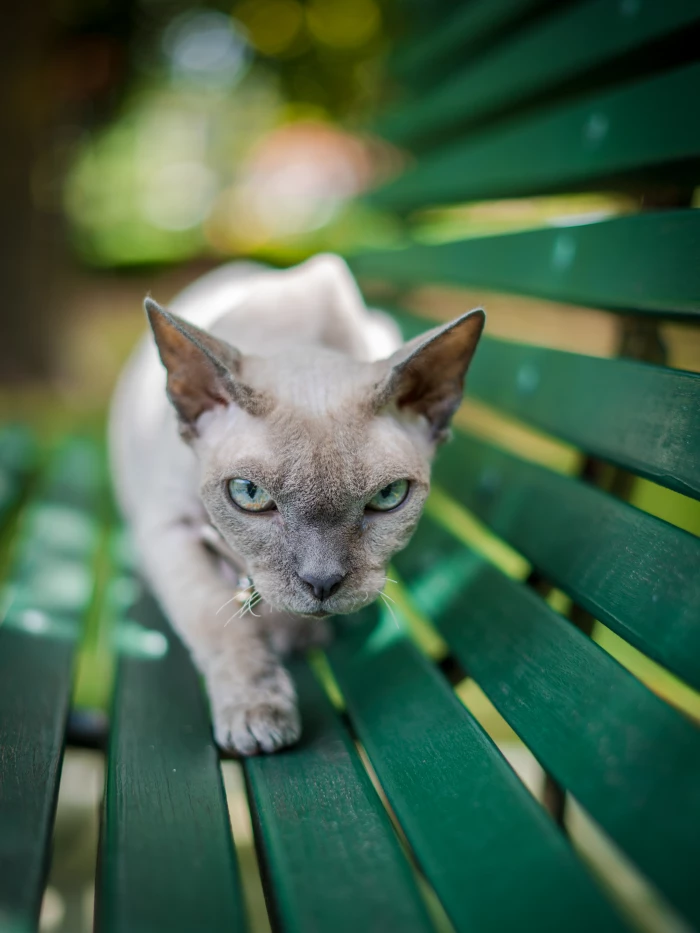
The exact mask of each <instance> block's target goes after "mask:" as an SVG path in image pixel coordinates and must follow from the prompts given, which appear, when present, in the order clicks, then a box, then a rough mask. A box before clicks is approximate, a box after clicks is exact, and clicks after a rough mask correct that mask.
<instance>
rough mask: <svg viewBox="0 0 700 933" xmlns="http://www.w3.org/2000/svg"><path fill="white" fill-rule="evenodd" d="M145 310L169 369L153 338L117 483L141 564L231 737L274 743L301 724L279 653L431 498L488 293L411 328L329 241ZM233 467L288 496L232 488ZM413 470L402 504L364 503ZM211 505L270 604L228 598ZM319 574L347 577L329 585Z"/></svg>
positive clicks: (123, 405) (129, 415)
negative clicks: (317, 249)
mask: <svg viewBox="0 0 700 933" xmlns="http://www.w3.org/2000/svg"><path fill="white" fill-rule="evenodd" d="M147 310H148V314H149V319H150V322H151V326H152V328H153V331H154V334H155V337H156V343H157V345H158V350H159V351H160V356H161V360H162V362H163V364H164V365H165V369H164V368H163V366H161V363H160V362H159V360H158V355H157V352H156V347H155V345H154V342H153V340H152V339H150V338H149V339H148V340H147V341H145V342H144V344H143V345H142V346H141V347H140V348H139V349H138V350H137V352H136V353H135V355H134V357H133V359H132V360H131V362H130V363H129V365H128V367H127V369H126V371H125V373H124V375H123V377H122V380H121V382H120V385H119V387H118V389H117V392H116V394H115V399H114V404H113V409H112V417H111V427H110V434H111V451H112V465H113V473H114V478H115V483H116V487H117V492H118V496H119V499H120V502H121V505H122V508H123V510H124V512H125V515H126V517H127V519H128V521H129V523H130V525H131V527H132V531H133V533H134V536H135V540H136V544H137V547H138V549H139V551H140V553H141V555H142V557H143V561H144V571H145V574H146V576H147V578H148V580H149V582H150V583H151V585H152V587H153V589H154V591H155V593H156V595H157V596H158V598H159V600H160V601H161V603H162V605H163V607H164V609H165V611H166V613H167V614H168V616H169V617H170V619H171V621H172V622H173V624H174V625H175V627H176V629H177V630H178V632H179V633H180V634H181V636H182V637H183V639H184V640H185V642H186V643H187V644H188V646H189V648H190V650H191V652H192V654H193V656H194V659H195V661H196V663H197V665H198V666H199V668H200V670H201V671H202V673H203V675H204V677H205V679H206V683H207V688H208V691H209V696H210V700H211V704H212V711H213V717H214V730H215V735H216V739H217V741H218V742H219V744H220V745H221V746H222V747H224V748H227V749H230V750H232V751H234V752H237V753H239V754H243V755H247V754H254V753H256V752H258V751H273V750H275V749H276V748H279V747H281V746H284V745H288V744H290V743H292V742H294V741H295V740H296V739H297V738H298V736H299V733H300V723H299V716H298V713H297V709H296V700H295V692H294V686H293V684H292V683H291V680H290V678H289V675H288V674H287V672H286V670H285V669H284V667H283V666H282V664H281V662H280V660H279V654H280V652H283V651H286V650H290V649H292V648H305V647H308V646H309V645H312V644H315V643H321V642H323V641H324V640H325V639H326V638H327V636H328V629H327V627H326V625H327V624H326V623H325V622H324V621H323V620H322V619H321V618H310V617H309V616H310V614H316V615H321V614H332V613H348V612H352V611H354V610H356V609H358V608H360V607H361V606H363V605H366V604H367V603H369V602H371V601H373V600H374V599H376V597H377V595H378V594H379V593H380V592H381V590H382V588H383V586H384V583H385V580H386V576H385V567H386V565H387V563H388V561H389V559H390V558H391V556H392V555H393V554H394V553H395V552H396V551H397V550H398V549H400V548H401V547H403V546H404V545H405V544H406V542H407V541H408V539H409V537H410V535H411V533H412V532H413V530H414V528H415V526H416V523H417V521H418V518H419V516H420V513H421V510H422V507H423V503H424V501H425V498H426V496H427V493H428V488H429V474H430V461H431V458H432V456H433V453H434V450H435V447H436V445H437V443H438V442H439V441H440V440H442V439H443V437H444V435H445V431H446V427H447V423H448V421H449V417H450V415H451V414H452V411H453V410H454V408H455V407H456V406H457V404H458V403H459V399H460V398H461V392H462V381H463V377H464V372H465V370H466V367H467V365H468V363H469V360H470V359H471V355H472V353H473V351H474V348H475V346H476V342H477V340H478V337H479V334H480V332H481V328H482V325H483V313H482V312H477V313H474V314H472V315H470V316H468V317H464V318H461V319H460V320H459V321H458V322H456V323H455V324H453V325H451V326H450V325H448V326H447V327H445V328H439V329H436V330H435V331H431V332H430V333H429V334H427V335H425V336H424V337H423V338H419V339H417V340H414V341H412V342H410V343H409V344H406V345H404V346H403V347H402V346H401V343H400V338H399V335H398V331H397V330H396V328H395V325H393V323H392V322H391V321H390V319H389V318H387V317H385V316H384V315H381V314H379V313H377V312H370V311H368V310H367V309H366V308H365V306H364V304H363V302H362V299H361V297H360V295H359V292H358V291H357V287H356V285H355V283H354V281H353V279H352V277H351V275H350V273H349V272H348V270H347V267H346V266H345V265H344V263H342V261H341V260H339V259H337V258H336V257H332V256H319V257H316V258H315V259H313V260H310V261H309V262H307V263H304V264H303V265H301V266H298V267H296V268H295V269H291V270H288V271H284V272H278V271H272V270H266V269H263V268H261V267H257V266H251V265H245V264H233V265H229V266H225V267H222V268H221V269H218V270H216V271H215V272H213V273H210V274H209V275H207V276H205V277H204V278H203V279H200V280H199V281H198V282H196V283H195V284H194V285H193V286H191V287H190V288H189V289H187V290H186V291H185V292H183V293H182V294H181V295H180V296H178V298H177V299H176V300H175V301H174V302H173V303H172V305H171V308H170V310H171V311H172V313H173V315H177V317H174V316H171V315H170V314H169V313H168V312H165V311H163V309H160V308H159V306H157V305H156V304H155V303H154V302H151V303H147ZM192 325H195V326H194V327H193V326H192ZM198 328H202V330H198ZM166 369H167V393H168V396H169V398H170V401H171V403H172V405H169V404H168V401H167V398H166V392H165V389H166V384H165V375H166V372H165V370H166ZM234 477H244V478H246V479H253V480H254V481H255V482H256V483H257V484H258V485H259V486H262V487H263V488H264V489H266V490H267V491H268V492H269V493H270V494H271V495H272V497H273V499H274V500H275V502H276V504H277V507H278V508H277V509H276V510H274V511H268V512H263V513H258V514H251V513H248V512H244V511H243V510H241V509H239V508H237V507H236V506H235V505H234V504H233V503H232V502H231V499H230V497H229V495H228V491H227V481H228V480H230V479H232V478H234ZM403 478H406V479H409V480H410V483H411V488H410V493H409V496H408V497H407V499H406V501H405V502H404V503H403V504H402V505H401V506H400V507H399V508H397V509H395V510H394V511H391V512H368V511H366V510H365V506H366V503H367V502H368V500H369V499H370V498H371V497H372V495H374V494H375V493H376V492H377V491H378V490H379V489H381V488H382V487H384V486H386V485H387V484H388V483H390V482H392V481H394V480H397V479H403ZM209 523H211V524H213V526H214V527H215V528H216V530H217V531H218V533H219V534H220V535H221V537H222V539H223V541H222V544H223V546H224V547H225V548H226V550H227V551H228V553H229V554H230V555H231V561H230V563H231V562H232V563H234V565H235V566H236V568H237V569H238V571H239V573H240V574H241V575H247V576H249V577H251V578H252V580H253V581H254V584H255V589H256V590H257V591H258V592H259V593H260V595H261V596H262V597H263V600H264V601H263V602H261V603H260V606H259V607H256V609H255V612H256V613H259V617H258V616H254V615H252V614H250V613H245V614H241V613H240V612H238V610H239V608H240V607H239V605H238V604H237V603H236V602H233V601H232V597H233V594H234V586H233V584H232V581H231V574H230V568H227V567H226V566H224V565H223V564H222V561H221V559H220V557H218V556H217V555H216V554H215V553H213V552H212V550H211V549H210V548H209V547H207V546H206V545H205V544H204V541H203V538H204V535H203V528H205V526H207V525H208V524H209ZM308 575H312V576H316V577H329V576H334V575H337V576H342V582H341V584H340V585H339V587H338V589H337V591H336V592H334V593H333V594H332V595H331V596H330V597H329V598H327V599H325V600H323V601H320V600H319V599H317V598H316V596H314V595H313V592H312V591H311V588H310V587H309V585H308V584H306V583H304V580H303V577H305V576H308ZM232 617H233V618H232ZM227 620H230V622H228V624H227Z"/></svg>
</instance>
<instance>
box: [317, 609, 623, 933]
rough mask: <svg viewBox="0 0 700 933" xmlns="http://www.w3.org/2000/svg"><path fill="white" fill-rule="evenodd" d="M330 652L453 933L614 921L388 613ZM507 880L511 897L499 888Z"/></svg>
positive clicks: (350, 632) (612, 924) (554, 832)
mask: <svg viewBox="0 0 700 933" xmlns="http://www.w3.org/2000/svg"><path fill="white" fill-rule="evenodd" d="M374 616H375V613H374V612H373V611H372V610H370V611H367V612H366V613H365V614H364V617H357V618H355V617H353V618H352V619H351V620H350V621H349V623H348V625H347V630H345V631H344V632H343V637H342V638H340V639H339V640H338V641H337V642H336V643H335V644H334V646H333V647H332V648H331V649H330V652H329V657H330V661H331V664H332V668H333V672H334V674H335V676H336V679H337V681H338V684H339V686H340V688H341V690H342V692H343V696H344V698H345V701H346V704H347V706H348V712H349V714H350V717H351V719H352V722H353V724H354V726H355V728H356V730H357V732H358V735H359V738H360V740H361V742H362V743H363V745H364V747H365V750H366V752H367V754H368V756H369V758H370V760H371V762H372V765H373V766H374V770H375V771H376V773H377V776H378V778H379V781H380V782H381V784H382V787H383V788H384V790H385V791H386V794H387V797H388V799H389V803H390V804H391V807H392V809H393V811H394V813H395V814H396V816H397V818H398V820H399V822H400V823H401V826H402V828H403V830H404V832H405V834H406V836H407V838H408V841H409V843H410V844H411V846H412V848H413V851H414V852H415V854H416V857H417V859H418V862H419V864H420V865H421V868H422V869H423V871H424V873H425V875H426V876H427V878H428V880H429V881H430V882H431V883H432V885H433V887H434V888H435V891H436V893H437V895H438V897H439V898H440V900H441V902H442V904H443V906H444V907H445V909H446V911H447V913H448V915H449V916H450V919H451V920H452V923H453V924H454V927H455V929H456V930H457V931H465V933H466V931H469V933H477V931H478V933H502V931H503V930H515V929H518V930H536V931H538V933H545V931H551V933H560V931H561V930H564V929H566V930H570V931H572V933H573V931H576V930H580V931H581V933H587V931H589V930H592V929H596V930H620V929H623V928H624V927H623V924H622V923H621V921H620V919H619V918H618V916H617V915H616V913H614V912H613V910H612V909H611V908H610V906H609V905H608V904H607V903H606V901H605V900H604V899H603V897H602V896H601V893H600V891H599V890H598V889H597V888H596V886H595V885H594V884H593V883H592V881H591V879H590V877H589V876H588V874H587V873H586V871H585V870H584V869H583V867H582V865H581V864H580V863H579V862H578V860H577V859H576V858H575V857H574V855H573V853H572V851H571V849H570V847H569V845H568V844H567V842H566V840H565V837H564V836H563V835H562V834H561V833H560V832H559V830H558V829H557V828H556V827H555V826H554V824H553V823H552V821H551V820H550V818H549V817H548V816H547V815H546V814H545V812H544V810H543V809H542V808H541V807H540V806H539V805H538V804H536V803H535V801H534V799H533V798H532V796H531V795H530V793H529V792H528V791H527V790H526V789H525V787H524V786H523V785H522V784H521V782H520V781H519V779H518V778H517V777H516V776H515V774H514V773H513V771H512V769H511V767H510V765H508V763H507V762H506V761H505V760H504V758H503V757H502V756H501V754H500V752H499V751H498V749H497V748H496V747H495V746H494V744H493V743H492V742H491V740H490V739H489V738H488V736H487V735H486V734H485V733H484V732H483V730H482V729H481V727H480V726H479V725H478V723H477V722H476V721H475V720H474V719H473V717H472V716H471V714H470V713H468V712H467V711H466V709H465V708H464V707H463V706H462V704H461V703H460V702H459V701H458V700H457V698H456V696H455V695H454V693H453V691H452V690H451V689H450V688H449V686H448V685H447V683H446V681H445V679H444V678H443V676H442V675H441V674H439V673H438V672H437V671H436V670H435V668H434V667H433V665H432V664H431V663H430V661H428V660H427V659H426V658H425V657H424V656H423V655H422V654H420V653H419V652H418V651H417V650H416V649H415V648H414V647H413V646H412V645H411V644H410V643H409V642H408V641H407V639H406V638H405V637H403V636H402V635H401V634H400V633H399V630H398V629H397V628H396V625H395V623H394V622H393V620H392V619H391V617H389V616H388V615H384V618H383V620H382V622H380V623H379V624H378V625H375V619H374ZM504 879H507V891H508V896H507V897H503V896H502V894H503V884H504Z"/></svg>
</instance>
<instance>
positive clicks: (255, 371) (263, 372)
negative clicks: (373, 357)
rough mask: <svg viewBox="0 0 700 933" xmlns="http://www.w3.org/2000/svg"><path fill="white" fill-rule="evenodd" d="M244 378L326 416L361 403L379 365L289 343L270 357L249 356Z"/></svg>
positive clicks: (294, 405) (281, 401)
mask: <svg viewBox="0 0 700 933" xmlns="http://www.w3.org/2000/svg"><path fill="white" fill-rule="evenodd" d="M241 376H242V379H243V381H245V382H246V383H248V384H249V385H251V386H253V388H255V389H256V390H258V391H260V392H264V393H265V394H267V395H269V396H270V397H272V398H273V399H275V400H277V402H278V403H279V404H280V405H283V406H288V407H291V408H292V409H295V410H298V411H299V412H300V413H304V414H306V415H309V416H311V417H312V418H313V417H315V416H321V417H324V416H326V415H333V414H339V415H341V416H342V415H343V413H347V415H348V416H350V415H351V414H352V413H353V410H354V409H357V408H358V407H360V406H361V405H362V403H363V401H364V400H366V398H367V397H368V395H369V393H370V391H371V387H372V385H373V384H374V383H375V382H376V379H377V374H376V369H375V367H374V366H373V365H372V364H370V363H365V362H362V361H359V360H354V359H351V358H349V357H347V356H345V355H343V354H340V353H336V352H334V351H332V350H326V349H324V348H318V347H315V348H314V349H313V351H311V352H310V351H309V348H308V347H294V346H292V347H289V348H288V349H287V350H286V351H285V352H284V353H280V354H278V355H272V356H270V357H247V358H246V359H245V361H244V364H243V371H242V373H241Z"/></svg>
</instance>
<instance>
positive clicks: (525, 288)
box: [349, 210, 700, 319]
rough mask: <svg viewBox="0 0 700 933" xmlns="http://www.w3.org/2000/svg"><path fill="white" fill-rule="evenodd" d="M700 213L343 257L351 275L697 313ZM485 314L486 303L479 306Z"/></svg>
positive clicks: (696, 315)
mask: <svg viewBox="0 0 700 933" xmlns="http://www.w3.org/2000/svg"><path fill="white" fill-rule="evenodd" d="M699 253H700V211H697V210H687V211H668V212H664V213H649V214H636V215H632V216H628V217H619V218H616V219H614V220H605V221H600V222H599V223H591V224H582V225H580V226H571V227H554V228H547V229H542V230H530V231H527V232H524V233H512V234H506V235H503V236H492V237H478V238H474V239H470V240H458V241H455V242H452V243H441V244H438V245H434V246H410V247H407V248H406V249H398V250H386V251H379V250H378V251H377V252H374V253H370V252H368V253H362V254H358V255H356V256H351V257H350V259H349V261H350V264H351V266H352V268H353V270H354V271H355V272H356V274H357V275H359V276H365V277H367V278H387V279H390V280H392V281H393V282H395V283H397V284H400V285H419V284H422V283H425V282H435V283H445V284H451V285H468V286H472V287H482V288H487V289H491V290H494V291H505V292H517V293H519V294H523V295H535V296H539V297H542V298H550V299H553V300H555V301H563V302H570V303H572V304H581V305H589V306H594V307H598V308H608V309H610V310H613V311H631V312H635V313H637V312H644V313H650V314H668V315H673V316H676V317H686V318H689V319H691V318H692V319H698V318H700V299H699V298H698V296H699V295H700V263H698V262H697V256H698V254H699ZM487 313H488V308H487Z"/></svg>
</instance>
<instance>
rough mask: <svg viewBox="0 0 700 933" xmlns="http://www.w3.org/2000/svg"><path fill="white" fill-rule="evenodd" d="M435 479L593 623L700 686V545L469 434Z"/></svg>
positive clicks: (440, 462)
mask: <svg viewBox="0 0 700 933" xmlns="http://www.w3.org/2000/svg"><path fill="white" fill-rule="evenodd" d="M433 475H434V477H435V481H436V482H437V483H439V484H440V485H441V486H443V487H444V488H445V489H446V490H447V491H448V492H449V493H450V494H451V495H453V496H454V497H455V498H456V499H457V500H459V501H460V502H461V503H462V504H464V505H465V506H466V507H467V508H468V509H470V510H471V511H473V512H474V513H475V514H476V515H477V516H478V517H479V518H481V519H482V520H483V521H484V522H486V523H487V524H488V525H489V526H490V527H491V528H492V529H493V530H494V531H495V532H496V533H497V534H499V535H500V536H501V537H503V538H505V539H506V540H507V541H509V542H510V543H511V544H512V545H513V546H514V547H515V548H516V549H517V550H519V551H520V552H521V553H522V554H523V555H524V556H525V557H526V558H527V559H528V560H529V561H530V562H531V563H532V564H533V566H534V567H536V568H537V569H538V570H540V571H541V573H542V574H543V576H544V577H545V578H546V579H548V580H550V581H551V582H552V583H554V584H555V585H556V586H558V587H560V588H561V589H562V590H564V591H565V592H566V593H568V594H569V595H570V596H571V598H572V599H573V600H574V601H575V602H576V603H578V604H579V605H581V606H583V608H584V609H586V610H588V612H590V613H591V614H592V615H593V616H594V617H595V618H596V619H600V620H601V621H602V622H605V624H606V625H608V626H610V628H612V629H613V630H614V631H616V632H617V633H618V634H619V635H621V636H622V637H623V638H625V639H626V640H627V641H629V642H631V643H632V644H633V645H635V646H636V647H637V648H639V649H640V651H643V652H645V654H648V655H649V656H650V657H652V658H654V659H655V660H656V661H658V662H659V663H660V664H663V665H664V666H666V667H668V668H670V670H672V671H674V672H675V673H676V674H678V675H679V676H680V677H683V678H684V679H685V680H687V681H688V682H689V683H691V684H692V685H693V686H695V687H696V688H697V687H700V625H698V618H700V573H699V572H698V569H699V568H700V538H696V537H695V536H694V535H691V534H689V533H688V532H686V531H681V530H680V529H679V528H676V527H675V526H673V525H669V524H667V523H666V522H663V521H661V520H660V519H658V518H655V517H654V516H652V515H648V514H646V513H645V512H641V511H639V510H638V509H635V508H634V507H633V506H631V505H628V504H627V503H625V502H622V501H620V500H618V499H615V498H614V497H613V496H610V495H608V494H607V493H604V492H602V491H601V490H600V489H596V488H595V487H593V486H589V485H587V484H585V483H582V482H579V481H578V480H576V479H573V478H571V477H569V476H562V475H560V474H558V473H554V472H553V471H551V470H548V469H547V468H545V467H542V466H539V465H538V464H536V463H530V462H528V461H525V460H521V459H520V458H519V457H515V456H513V455H512V454H509V453H506V452H505V451H503V450H499V449H498V448H496V447H493V446H491V445H490V444H486V443H484V442H482V441H479V440H476V439H475V438H472V437H469V436H467V435H464V434H458V435H456V436H455V438H454V439H453V440H452V441H451V442H450V443H449V444H446V445H445V447H444V449H443V450H442V451H441V452H440V455H439V456H438V458H437V462H436V465H435V469H434V474H433Z"/></svg>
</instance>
